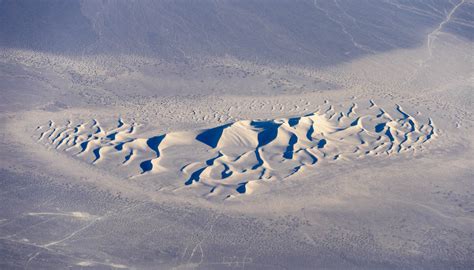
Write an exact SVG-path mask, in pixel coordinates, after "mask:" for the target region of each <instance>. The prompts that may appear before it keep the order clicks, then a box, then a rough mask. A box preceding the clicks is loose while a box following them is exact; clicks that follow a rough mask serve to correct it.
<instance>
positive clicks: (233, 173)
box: [37, 101, 437, 197]
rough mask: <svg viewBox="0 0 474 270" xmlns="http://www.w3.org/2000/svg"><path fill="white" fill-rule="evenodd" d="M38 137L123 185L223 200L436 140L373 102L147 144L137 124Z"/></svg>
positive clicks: (431, 131)
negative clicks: (155, 180) (167, 176)
mask: <svg viewBox="0 0 474 270" xmlns="http://www.w3.org/2000/svg"><path fill="white" fill-rule="evenodd" d="M388 111H390V113H388ZM37 132H38V134H39V135H38V141H39V142H41V143H44V144H49V145H52V146H53V147H54V148H56V149H58V150H60V151H64V152H66V153H68V154H71V155H73V156H76V157H78V158H80V159H82V160H84V161H86V162H89V163H91V164H93V165H95V166H99V167H103V168H105V169H109V170H116V169H117V168H120V171H121V172H123V173H124V175H125V176H126V177H128V178H138V177H142V176H145V175H150V174H159V173H162V172H173V174H175V175H178V176H179V177H180V178H182V179H183V181H182V183H181V185H183V186H186V187H199V188H204V190H205V193H204V194H205V195H206V196H216V195H218V196H223V197H228V196H234V195H238V194H244V193H247V194H249V193H252V191H253V190H254V189H255V188H257V187H258V184H259V183H260V182H261V181H273V180H278V179H280V180H281V179H285V178H288V177H291V176H292V175H295V174H299V173H308V172H311V171H312V170H317V166H320V165H321V164H324V163H325V162H339V161H340V160H355V159H360V158H364V157H367V156H382V157H387V156H391V155H396V154H399V153H414V152H416V151H418V150H419V149H421V148H422V147H423V144H424V143H426V142H428V141H430V140H431V139H433V137H434V136H436V135H437V133H436V129H435V126H434V124H433V122H432V121H431V119H429V120H428V121H427V122H426V123H423V122H422V121H421V120H420V119H416V118H415V117H414V116H412V115H410V114H409V113H407V112H405V111H404V109H403V108H402V107H401V106H399V105H395V106H394V108H390V110H384V109H383V108H380V107H379V106H377V105H376V104H375V103H374V102H373V101H370V102H368V105H366V106H361V105H358V104H355V103H354V104H351V105H349V106H348V108H347V109H345V110H336V109H335V108H334V106H332V105H331V104H328V103H325V104H323V105H321V106H319V107H318V108H317V110H315V112H314V113H311V114H307V115H304V116H300V117H290V118H281V119H273V120H242V121H237V122H234V123H229V124H225V125H222V126H218V127H214V128H209V129H204V130H193V131H183V132H170V133H167V134H158V135H156V136H151V137H140V136H139V135H137V132H136V124H126V123H125V122H124V121H123V120H122V119H119V120H118V121H117V125H116V127H115V128H112V129H110V130H106V129H105V128H103V127H102V126H101V125H100V123H99V122H98V121H97V120H95V119H93V120H91V121H89V122H86V123H73V121H72V120H70V121H68V122H67V123H66V124H65V125H59V124H57V123H55V122H54V121H50V122H49V123H48V124H47V125H44V126H40V127H38V129H37ZM303 168H304V170H302V169H303ZM303 171H304V172H303ZM259 181H260V182H259Z"/></svg>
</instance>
